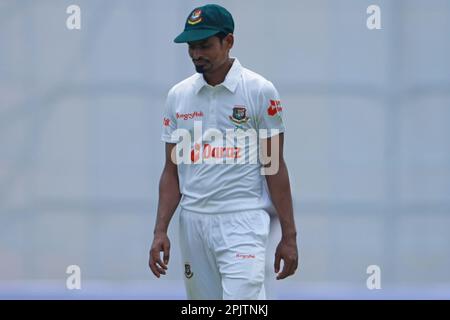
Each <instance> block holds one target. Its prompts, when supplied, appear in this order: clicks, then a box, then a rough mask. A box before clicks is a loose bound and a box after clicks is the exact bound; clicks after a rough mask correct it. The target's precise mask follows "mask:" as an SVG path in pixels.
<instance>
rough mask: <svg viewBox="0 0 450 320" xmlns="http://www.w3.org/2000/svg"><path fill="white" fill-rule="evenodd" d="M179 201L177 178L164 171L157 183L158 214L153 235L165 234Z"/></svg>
mask: <svg viewBox="0 0 450 320" xmlns="http://www.w3.org/2000/svg"><path fill="white" fill-rule="evenodd" d="M180 199H181V194H180V188H179V183H178V176H177V175H176V174H173V173H171V172H170V171H168V170H164V171H163V173H162V175H161V179H160V181H159V201H158V213H157V217H156V223H155V230H154V233H158V232H163V233H167V229H168V228H169V223H170V220H171V219H172V216H173V214H174V213H175V210H176V209H177V207H178V204H179V202H180Z"/></svg>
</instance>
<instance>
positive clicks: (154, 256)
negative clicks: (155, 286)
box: [148, 233, 170, 278]
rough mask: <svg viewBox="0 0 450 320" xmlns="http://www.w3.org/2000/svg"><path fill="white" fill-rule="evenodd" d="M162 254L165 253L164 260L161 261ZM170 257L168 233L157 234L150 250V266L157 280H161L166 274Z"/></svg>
mask: <svg viewBox="0 0 450 320" xmlns="http://www.w3.org/2000/svg"><path fill="white" fill-rule="evenodd" d="M161 252H163V260H161ZM169 255H170V240H169V237H168V236H167V234H166V233H155V236H154V238H153V243H152V247H151V249H150V257H149V259H148V265H149V267H150V269H151V270H152V272H153V274H154V275H155V276H156V277H157V278H159V277H160V276H161V275H162V274H164V275H165V274H166V270H167V265H168V263H169Z"/></svg>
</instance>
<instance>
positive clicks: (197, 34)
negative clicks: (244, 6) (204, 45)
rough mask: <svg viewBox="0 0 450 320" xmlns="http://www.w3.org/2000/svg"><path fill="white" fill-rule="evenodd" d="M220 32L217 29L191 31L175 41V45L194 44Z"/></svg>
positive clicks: (182, 34)
mask: <svg viewBox="0 0 450 320" xmlns="http://www.w3.org/2000/svg"><path fill="white" fill-rule="evenodd" d="M219 32H220V30H216V29H191V30H186V31H183V32H182V33H181V34H180V35H179V36H178V37H176V38H175V40H173V42H175V43H184V42H192V41H199V40H204V39H207V38H209V37H212V36H213V35H215V34H217V33H219Z"/></svg>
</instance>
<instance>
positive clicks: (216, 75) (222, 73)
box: [203, 58, 234, 86]
mask: <svg viewBox="0 0 450 320" xmlns="http://www.w3.org/2000/svg"><path fill="white" fill-rule="evenodd" d="M233 61H234V59H233V58H228V60H227V61H226V62H225V63H224V64H222V65H221V66H220V68H219V69H217V70H215V71H214V72H213V73H204V74H203V78H204V79H205V81H206V83H208V84H209V85H210V86H216V85H218V84H220V83H222V82H224V81H225V78H226V76H227V74H228V71H230V69H231V66H232V65H233Z"/></svg>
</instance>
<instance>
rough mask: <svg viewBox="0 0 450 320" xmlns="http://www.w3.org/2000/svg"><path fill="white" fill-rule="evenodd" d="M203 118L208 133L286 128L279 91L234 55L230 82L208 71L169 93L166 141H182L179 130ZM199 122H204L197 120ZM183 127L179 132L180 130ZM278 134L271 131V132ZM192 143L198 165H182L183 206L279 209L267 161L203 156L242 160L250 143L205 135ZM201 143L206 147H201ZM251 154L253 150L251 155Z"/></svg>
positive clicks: (207, 209) (213, 209)
mask: <svg viewBox="0 0 450 320" xmlns="http://www.w3.org/2000/svg"><path fill="white" fill-rule="evenodd" d="M195 121H201V126H202V133H203V134H204V133H206V132H207V131H208V129H217V130H219V131H220V132H222V133H223V135H224V136H226V132H227V130H231V131H233V130H234V131H235V130H238V129H240V130H243V131H245V130H250V129H254V130H256V132H259V129H278V130H279V131H278V132H284V130H285V128H284V124H283V120H282V107H281V103H280V98H279V95H278V92H277V90H276V89H275V87H274V86H273V84H272V83H271V82H270V81H268V80H266V79H265V78H264V77H262V76H261V75H259V74H257V73H255V72H252V71H250V70H248V69H246V68H244V67H242V66H241V64H240V63H239V61H238V60H237V59H236V58H234V62H233V65H232V67H231V69H230V70H229V72H228V74H227V76H226V78H225V80H224V82H222V83H221V84H219V85H216V86H211V85H209V84H208V83H207V82H206V81H205V80H204V78H203V75H202V74H199V73H196V74H194V75H193V76H191V77H189V78H187V79H185V80H183V81H181V82H180V83H178V84H176V85H175V86H174V87H172V89H171V90H170V91H169V93H168V97H167V101H166V107H165V111H164V120H163V132H162V136H161V138H162V140H163V141H165V142H169V143H177V142H178V141H179V139H175V138H174V136H173V133H174V132H175V130H177V129H186V130H188V131H189V132H191V133H193V131H194V122H195ZM197 124H198V123H197ZM178 131H179V130H178ZM276 133H277V132H270V130H269V136H272V135H274V134H276ZM195 142H197V141H193V144H192V153H191V158H192V160H193V161H194V163H191V164H187V163H180V164H178V177H179V183H180V192H181V194H182V198H181V202H180V205H181V207H182V208H184V209H186V210H190V211H194V212H199V213H210V214H214V213H226V212H236V211H242V210H252V209H266V210H268V211H270V210H273V207H272V203H271V200H270V197H269V195H268V192H267V185H266V180H265V176H264V175H261V170H260V169H261V164H260V163H259V161H258V163H251V162H250V161H246V162H245V163H244V164H242V163H240V164H238V163H235V164H211V163H206V162H202V161H200V162H199V163H196V161H197V162H198V158H199V157H201V158H202V159H203V157H204V158H207V157H209V158H211V157H213V158H216V159H215V160H217V158H224V161H225V160H226V159H225V158H234V159H235V160H236V158H238V157H241V156H243V155H246V154H247V155H246V157H247V158H246V159H249V158H248V157H249V155H248V153H249V152H248V151H249V149H248V146H247V147H246V148H245V150H240V149H242V148H225V146H226V143H225V142H223V141H215V140H213V139H209V138H208V137H205V136H204V135H203V141H202V142H201V143H200V144H202V145H201V147H200V144H198V145H197V149H196V146H195V144H194V143H195ZM199 147H200V149H199ZM246 152H248V153H246Z"/></svg>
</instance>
